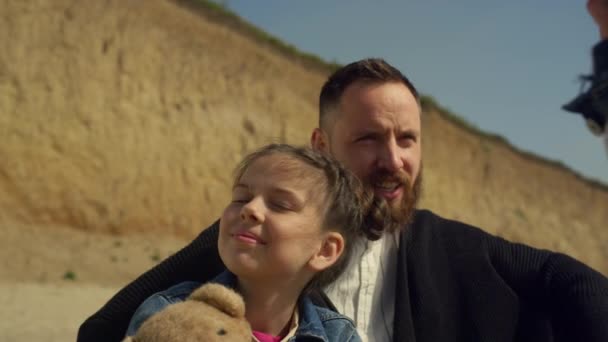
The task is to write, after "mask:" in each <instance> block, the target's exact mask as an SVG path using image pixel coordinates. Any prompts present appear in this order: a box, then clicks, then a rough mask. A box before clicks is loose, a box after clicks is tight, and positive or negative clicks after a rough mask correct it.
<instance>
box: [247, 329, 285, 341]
mask: <svg viewBox="0 0 608 342" xmlns="http://www.w3.org/2000/svg"><path fill="white" fill-rule="evenodd" d="M253 336H254V337H255V338H256V340H258V341H259V342H281V336H273V335H270V334H265V333H263V332H259V331H254V332H253Z"/></svg>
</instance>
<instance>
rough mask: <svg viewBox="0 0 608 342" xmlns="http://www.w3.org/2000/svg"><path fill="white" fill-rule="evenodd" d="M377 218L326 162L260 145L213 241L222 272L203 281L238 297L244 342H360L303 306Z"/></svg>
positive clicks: (192, 285) (175, 290)
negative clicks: (248, 337) (245, 326)
mask: <svg viewBox="0 0 608 342" xmlns="http://www.w3.org/2000/svg"><path fill="white" fill-rule="evenodd" d="M383 210H384V206H383V205H381V204H379V203H378V202H375V200H374V198H373V196H372V195H371V194H368V193H366V192H364V191H363V188H362V186H361V184H360V183H359V181H358V180H357V179H356V178H355V177H354V176H352V175H351V174H350V173H349V172H348V171H346V170H345V169H344V168H342V166H340V165H339V163H338V162H336V161H335V160H333V159H331V158H330V157H328V156H326V155H322V154H319V153H316V152H314V151H312V150H310V149H307V148H298V147H293V146H289V145H277V144H275V145H269V146H266V147H264V148H262V149H260V150H258V151H256V152H254V153H252V154H250V155H248V156H246V157H245V158H244V160H243V161H242V162H241V163H240V164H239V166H238V167H237V169H236V172H235V181H234V185H233V188H232V202H231V203H230V204H229V205H228V206H227V207H226V209H225V210H224V212H223V214H222V217H221V220H220V229H219V240H218V249H219V255H220V257H221V259H222V261H223V262H224V264H225V265H226V268H227V270H226V271H225V272H223V273H221V274H220V275H219V276H217V277H216V278H215V279H214V280H213V282H216V283H220V284H222V285H225V286H228V287H231V288H233V289H235V290H236V291H237V292H239V293H240V294H241V295H242V296H243V299H244V301H245V307H246V313H245V317H246V318H247V320H248V322H249V323H250V325H251V328H252V330H253V335H254V336H253V340H254V341H260V342H266V341H298V340H299V339H300V338H304V337H306V338H308V339H307V341H309V340H313V341H314V340H316V339H318V340H319V341H360V339H359V336H358V335H357V333H356V330H355V327H354V326H353V323H352V321H351V320H350V319H348V318H346V317H344V316H342V315H339V314H338V313H335V312H333V311H331V310H329V309H326V308H321V307H318V306H315V305H313V303H312V301H311V299H310V296H309V295H308V294H310V293H313V292H314V291H318V290H319V289H322V288H323V287H325V286H326V285H328V284H329V283H331V282H332V281H334V280H335V279H336V278H337V277H338V276H339V275H340V273H341V272H342V271H343V270H344V269H345V267H346V266H347V263H348V262H349V257H350V254H351V252H352V250H353V247H354V245H355V244H357V243H358V241H363V240H364V239H365V238H367V237H368V236H370V237H371V236H372V235H371V234H372V233H366V232H371V231H373V230H374V228H375V227H378V228H380V227H382V225H383V224H384V222H383V220H384V217H386V216H385V215H384V212H383ZM364 227H365V229H364ZM201 262H204V261H201ZM203 267H204V265H203ZM200 285H201V283H198V282H185V283H181V284H178V285H176V286H173V287H171V288H169V289H168V290H166V291H164V292H160V293H157V294H155V295H153V296H151V297H150V298H148V299H147V300H146V301H145V302H144V303H142V305H141V306H140V307H139V308H138V310H137V311H136V312H135V314H134V315H133V317H132V319H131V322H130V324H129V328H128V330H127V335H128V336H131V335H134V334H135V333H136V331H137V329H138V328H139V326H140V325H141V324H142V323H143V322H144V321H145V320H146V319H147V318H148V317H150V316H151V315H152V314H154V313H156V312H158V311H160V310H161V309H163V308H164V307H166V306H167V305H170V304H172V303H176V302H180V301H183V300H185V299H186V298H187V297H188V295H189V294H190V293H191V292H192V291H193V290H195V289H196V288H198V287H199V286H200ZM317 293H318V292H317Z"/></svg>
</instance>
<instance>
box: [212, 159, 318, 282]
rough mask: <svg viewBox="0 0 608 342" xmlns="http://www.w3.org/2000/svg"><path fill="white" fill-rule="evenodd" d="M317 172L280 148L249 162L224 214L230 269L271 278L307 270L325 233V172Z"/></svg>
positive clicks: (223, 243) (222, 247) (223, 242)
mask: <svg viewBox="0 0 608 342" xmlns="http://www.w3.org/2000/svg"><path fill="white" fill-rule="evenodd" d="M315 172H317V170H315V169H313V168H312V167H311V166H309V165H306V164H305V163H303V162H301V161H299V160H297V159H294V158H292V157H289V156H285V155H281V154H271V155H268V156H264V157H261V158H259V159H257V160H255V161H254V162H253V163H251V164H250V165H249V167H248V168H247V169H246V170H245V172H244V173H243V175H242V176H241V178H240V179H239V180H238V182H236V185H235V187H234V188H233V191H232V202H231V203H230V204H229V205H228V207H226V209H225V210H224V212H223V214H222V217H221V220H220V235H219V242H218V247H219V253H220V257H221V258H222V261H223V262H224V264H225V265H226V267H227V268H228V269H229V270H230V271H231V272H233V273H234V274H236V275H237V276H239V277H247V278H259V277H263V278H265V279H266V280H269V279H279V278H280V279H282V280H288V279H294V277H300V276H302V274H303V273H305V272H306V271H305V270H306V269H307V264H308V262H309V260H310V259H311V258H312V256H313V254H314V253H315V252H317V251H319V249H320V248H321V245H322V243H323V238H324V232H323V230H322V227H321V223H322V215H323V212H324V211H323V210H322V209H321V207H322V203H323V202H324V200H323V199H324V197H323V195H320V194H319V191H320V190H321V189H323V187H322V185H321V186H320V185H319V184H318V183H319V180H320V179H322V178H321V177H322V176H320V174H315ZM321 191H322V190H321ZM303 270H304V271H303Z"/></svg>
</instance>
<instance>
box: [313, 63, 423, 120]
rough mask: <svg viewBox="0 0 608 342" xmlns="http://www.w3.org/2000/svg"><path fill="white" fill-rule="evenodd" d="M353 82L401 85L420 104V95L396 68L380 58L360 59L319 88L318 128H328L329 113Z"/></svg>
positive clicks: (337, 72) (335, 74) (345, 67)
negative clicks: (395, 83)
mask: <svg viewBox="0 0 608 342" xmlns="http://www.w3.org/2000/svg"><path fill="white" fill-rule="evenodd" d="M355 82H369V83H376V82H377V83H388V82H398V83H403V84H404V85H405V86H406V87H407V89H409V90H410V91H411V92H412V95H414V98H416V101H418V102H420V95H419V94H418V90H416V87H414V84H412V82H410V80H409V79H408V78H407V77H406V76H405V75H404V74H403V73H401V71H399V70H398V69H397V68H395V67H394V66H392V65H390V64H388V63H387V62H386V61H385V60H383V59H381V58H367V59H362V60H360V61H356V62H353V63H350V64H348V65H346V66H344V67H342V68H340V69H338V70H337V71H335V72H334V73H333V74H332V75H331V76H330V77H329V79H328V80H327V81H326V82H325V84H324V85H323V88H321V94H320V95H319V127H320V128H322V129H327V128H328V124H329V123H328V117H329V116H330V114H329V113H330V112H331V111H332V110H333V109H335V108H336V107H337V106H338V104H339V103H340V98H341V97H342V94H344V91H345V90H346V88H348V86H350V85H351V84H353V83H355Z"/></svg>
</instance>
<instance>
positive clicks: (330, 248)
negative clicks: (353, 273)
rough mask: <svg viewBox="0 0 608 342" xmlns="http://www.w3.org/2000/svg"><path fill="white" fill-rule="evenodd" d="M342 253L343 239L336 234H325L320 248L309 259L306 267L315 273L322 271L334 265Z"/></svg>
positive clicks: (340, 235)
mask: <svg viewBox="0 0 608 342" xmlns="http://www.w3.org/2000/svg"><path fill="white" fill-rule="evenodd" d="M343 252H344V237H342V234H340V233H338V232H327V233H326V235H325V238H324V240H323V241H322V244H321V248H319V250H318V251H317V252H316V253H315V254H314V255H313V256H312V258H310V260H309V261H308V265H309V266H310V267H311V268H312V269H313V270H314V271H315V272H319V271H322V270H324V269H326V268H328V267H330V266H331V265H333V264H335V263H336V261H338V259H339V258H340V255H342V253H343Z"/></svg>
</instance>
